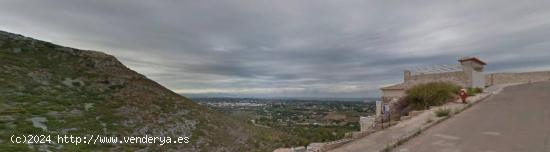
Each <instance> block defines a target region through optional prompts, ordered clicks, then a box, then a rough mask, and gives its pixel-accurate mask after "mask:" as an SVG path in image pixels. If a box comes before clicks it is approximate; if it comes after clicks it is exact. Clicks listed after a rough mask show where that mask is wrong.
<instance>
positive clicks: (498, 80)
mask: <svg viewBox="0 0 550 152" xmlns="http://www.w3.org/2000/svg"><path fill="white" fill-rule="evenodd" d="M548 80H550V71H537V72H522V73H492V74H487V75H485V85H486V86H492V85H497V84H506V83H527V82H537V81H548Z"/></svg>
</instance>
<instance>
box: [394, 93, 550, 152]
mask: <svg viewBox="0 0 550 152" xmlns="http://www.w3.org/2000/svg"><path fill="white" fill-rule="evenodd" d="M393 150H394V151H397V152H409V151H410V152H550V82H538V83H531V84H523V85H517V86H511V87H507V88H505V89H504V90H503V91H502V92H501V93H499V94H497V95H494V96H492V97H490V98H489V99H487V100H486V101H483V102H481V103H479V104H477V105H475V106H473V107H472V108H469V109H467V110H465V111H463V112H462V113H460V114H459V115H456V116H455V117H452V118H450V119H448V120H447V121H444V122H442V123H440V124H438V125H436V126H433V127H432V128H430V129H428V130H426V131H424V132H423V133H422V134H421V135H419V136H418V137H416V138H413V139H411V140H409V141H408V142H406V143H404V144H403V145H401V146H399V147H397V148H395V149H393Z"/></svg>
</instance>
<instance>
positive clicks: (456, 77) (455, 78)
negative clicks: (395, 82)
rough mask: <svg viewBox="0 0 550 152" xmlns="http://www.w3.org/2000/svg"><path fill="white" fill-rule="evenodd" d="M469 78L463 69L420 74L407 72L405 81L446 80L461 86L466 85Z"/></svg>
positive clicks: (419, 82) (418, 82) (426, 81)
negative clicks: (408, 73)
mask: <svg viewBox="0 0 550 152" xmlns="http://www.w3.org/2000/svg"><path fill="white" fill-rule="evenodd" d="M467 79H468V78H467V77H466V74H465V73H464V72H463V71H455V72H444V73H431V74H418V75H407V74H405V83H410V84H421V83H428V82H437V81H445V82H451V83H454V84H457V85H460V86H466V83H467V82H468V81H467Z"/></svg>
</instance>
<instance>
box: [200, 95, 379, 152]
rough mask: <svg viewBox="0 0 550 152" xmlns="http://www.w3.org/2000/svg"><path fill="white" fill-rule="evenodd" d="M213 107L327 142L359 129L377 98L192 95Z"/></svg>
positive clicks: (202, 103) (239, 117)
mask: <svg viewBox="0 0 550 152" xmlns="http://www.w3.org/2000/svg"><path fill="white" fill-rule="evenodd" d="M192 100H193V101H195V102H198V103H199V104H201V105H206V106H207V107H209V108H211V109H212V110H215V111H219V112H222V113H225V114H228V115H230V116H232V117H235V118H237V119H243V120H246V121H248V122H250V123H252V124H254V125H256V126H260V127H268V128H275V129H277V130H280V131H283V132H287V133H289V134H293V135H297V136H300V137H303V138H305V139H308V140H310V141H308V142H324V141H331V140H337V139H341V138H342V137H344V136H345V134H346V133H347V132H352V131H359V127H360V126H359V124H358V120H359V117H360V116H366V115H372V114H374V113H375V101H376V100H377V99H376V98H367V99H348V98H344V99H337V98H333V99H301V98H297V99H296V98H295V99H292V98H267V99H266V98H192Z"/></svg>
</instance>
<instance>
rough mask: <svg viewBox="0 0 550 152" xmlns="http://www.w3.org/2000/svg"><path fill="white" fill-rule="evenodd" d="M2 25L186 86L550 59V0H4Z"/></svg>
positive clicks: (349, 78) (360, 78) (271, 91)
mask: <svg viewBox="0 0 550 152" xmlns="http://www.w3.org/2000/svg"><path fill="white" fill-rule="evenodd" d="M0 30H3V31H8V32H13V33H19V34H23V35H25V36H29V37H34V38H37V39H42V40H46V41H50V42H53V43H57V44H61V45H66V46H70V47H75V48H81V49H89V50H99V51H103V52H106V53H109V54H112V55H115V56H116V57H117V58H119V60H121V61H122V62H123V63H124V64H125V65H127V66H128V67H130V68H132V69H134V70H136V71H138V72H140V73H142V74H144V75H146V76H147V77H149V78H151V79H153V80H155V81H157V82H159V83H161V84H163V85H164V86H166V87H168V88H170V89H172V90H173V91H176V92H178V93H185V94H216V95H234V96H262V97H265V96H269V97H282V96H284V97H375V96H377V95H378V94H379V91H378V88H379V87H381V86H385V85H389V84H392V83H399V82H400V81H402V70H403V69H405V68H409V67H415V66H425V65H432V64H456V63H457V62H456V59H458V58H459V57H461V56H478V57H480V58H481V59H482V60H485V61H487V62H488V63H489V65H488V67H487V68H486V71H487V72H500V71H530V70H550V50H549V49H550V1H517V0H510V1H504V0H483V1H480V0H472V1H469V0H462V1H441V0H433V1H414V2H413V1H391V0H379V1H369V0H331V1H328V0H327V1H325V0H315V1H307V0H247V1H245V0H223V1H220V0H181V1H176V0H154V1H145V0H143V1H140V0H112V1H111V0H109V1H73V0H25V1H22V0H0Z"/></svg>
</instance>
